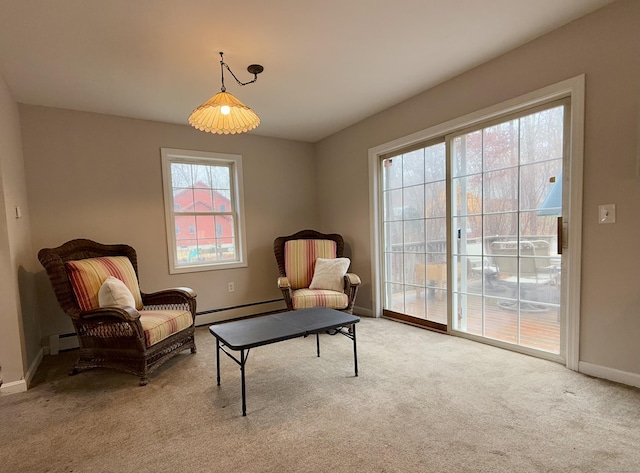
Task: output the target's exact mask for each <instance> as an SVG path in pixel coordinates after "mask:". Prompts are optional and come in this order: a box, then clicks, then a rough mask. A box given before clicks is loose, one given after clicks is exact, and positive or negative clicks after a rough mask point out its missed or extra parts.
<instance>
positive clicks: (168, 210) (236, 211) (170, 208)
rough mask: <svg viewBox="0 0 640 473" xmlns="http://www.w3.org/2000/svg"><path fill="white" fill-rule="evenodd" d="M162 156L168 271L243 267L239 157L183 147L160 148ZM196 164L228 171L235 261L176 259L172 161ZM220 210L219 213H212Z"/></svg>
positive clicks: (240, 166) (245, 262)
mask: <svg viewBox="0 0 640 473" xmlns="http://www.w3.org/2000/svg"><path fill="white" fill-rule="evenodd" d="M160 151H161V156H162V184H163V193H164V208H165V222H166V233H167V255H168V259H169V273H170V274H179V273H191V272H197V271H215V270H220V269H233V268H246V267H247V265H248V263H247V246H246V241H247V239H246V234H245V220H244V199H243V195H244V187H243V176H242V156H241V155H239V154H227V153H212V152H208V151H190V150H183V149H173V148H161V150H160ZM172 163H184V164H199V165H205V166H216V165H223V166H228V167H229V169H230V170H231V176H230V177H231V207H232V208H231V209H228V210H227V211H226V212H225V213H229V214H231V215H233V217H234V218H233V220H234V224H235V228H234V235H235V255H236V258H235V259H234V260H229V261H219V262H214V263H211V262H207V263H190V264H184V263H179V262H178V253H177V245H176V226H175V216H176V211H175V210H174V209H175V205H174V202H173V186H172V181H171V177H172V176H171V164H172ZM215 213H219V212H215Z"/></svg>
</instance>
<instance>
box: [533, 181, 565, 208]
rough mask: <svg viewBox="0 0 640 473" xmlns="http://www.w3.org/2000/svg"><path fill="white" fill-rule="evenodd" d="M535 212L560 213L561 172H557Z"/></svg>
mask: <svg viewBox="0 0 640 473" xmlns="http://www.w3.org/2000/svg"><path fill="white" fill-rule="evenodd" d="M536 213H537V214H538V215H541V216H554V215H555V216H560V215H562V173H560V174H558V176H557V178H556V182H554V183H553V185H552V186H551V189H549V193H548V194H547V196H546V197H545V198H544V201H543V202H542V205H541V206H540V209H539V210H538V211H537V212H536Z"/></svg>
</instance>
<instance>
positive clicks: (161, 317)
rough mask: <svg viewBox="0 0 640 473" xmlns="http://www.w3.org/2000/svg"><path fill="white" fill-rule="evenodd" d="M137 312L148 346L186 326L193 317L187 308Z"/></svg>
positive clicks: (190, 322)
mask: <svg viewBox="0 0 640 473" xmlns="http://www.w3.org/2000/svg"><path fill="white" fill-rule="evenodd" d="M139 313H140V323H141V324H142V330H144V339H145V342H146V344H147V346H148V347H150V346H152V345H155V344H156V343H158V342H160V341H162V340H164V339H165V338H167V337H168V336H169V335H173V334H174V333H177V332H180V331H181V330H184V329H185V328H188V327H189V326H190V325H191V324H192V323H193V317H191V312H189V311H188V310H141V311H140V312H139Z"/></svg>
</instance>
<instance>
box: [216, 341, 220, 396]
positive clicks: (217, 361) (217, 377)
mask: <svg viewBox="0 0 640 473" xmlns="http://www.w3.org/2000/svg"><path fill="white" fill-rule="evenodd" d="M216 379H217V381H218V386H220V340H218V339H217V338H216Z"/></svg>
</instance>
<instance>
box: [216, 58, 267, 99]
mask: <svg viewBox="0 0 640 473" xmlns="http://www.w3.org/2000/svg"><path fill="white" fill-rule="evenodd" d="M222 54H223V52H222V51H220V75H221V76H222V89H221V90H222V92H225V91H226V90H227V89H226V87H225V86H224V68H225V67H226V68H227V71H229V73H230V74H231V75H232V76H233V78H234V79H235V80H236V82H237V83H238V84H239V85H247V84H253V83H254V82H255V81H257V80H258V74H253V80H250V81H249V82H240V80H239V79H238V78H237V77H236V75H235V74H234V73H233V71H232V70H231V68H230V67H229V65H228V64H227V63H226V62H224V58H223V56H222ZM223 66H224V67H223ZM260 72H261V71H260Z"/></svg>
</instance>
